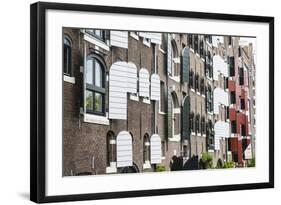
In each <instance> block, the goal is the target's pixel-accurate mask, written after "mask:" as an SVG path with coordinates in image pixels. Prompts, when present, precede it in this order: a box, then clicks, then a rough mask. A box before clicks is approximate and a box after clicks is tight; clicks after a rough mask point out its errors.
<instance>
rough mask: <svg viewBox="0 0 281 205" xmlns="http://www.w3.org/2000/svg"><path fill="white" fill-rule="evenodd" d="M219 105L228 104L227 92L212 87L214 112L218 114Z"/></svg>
mask: <svg viewBox="0 0 281 205" xmlns="http://www.w3.org/2000/svg"><path fill="white" fill-rule="evenodd" d="M220 105H225V106H228V105H229V99H228V93H227V92H226V91H224V90H223V89H222V88H215V89H214V113H215V114H219V106H220Z"/></svg>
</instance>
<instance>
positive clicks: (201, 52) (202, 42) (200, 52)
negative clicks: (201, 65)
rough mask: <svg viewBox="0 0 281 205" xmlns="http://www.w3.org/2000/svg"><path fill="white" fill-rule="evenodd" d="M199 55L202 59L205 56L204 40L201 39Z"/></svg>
mask: <svg viewBox="0 0 281 205" xmlns="http://www.w3.org/2000/svg"><path fill="white" fill-rule="evenodd" d="M199 49H200V50H199V54H200V56H201V57H203V56H204V41H203V38H200V43H199Z"/></svg>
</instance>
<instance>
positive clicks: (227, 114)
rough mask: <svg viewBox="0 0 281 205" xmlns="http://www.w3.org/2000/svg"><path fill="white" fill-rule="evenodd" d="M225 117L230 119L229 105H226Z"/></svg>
mask: <svg viewBox="0 0 281 205" xmlns="http://www.w3.org/2000/svg"><path fill="white" fill-rule="evenodd" d="M224 111H225V119H229V106H226V107H225V110H224Z"/></svg>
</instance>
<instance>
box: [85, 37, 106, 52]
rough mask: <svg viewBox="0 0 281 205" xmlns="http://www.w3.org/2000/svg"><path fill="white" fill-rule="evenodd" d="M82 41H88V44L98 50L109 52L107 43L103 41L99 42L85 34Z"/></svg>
mask: <svg viewBox="0 0 281 205" xmlns="http://www.w3.org/2000/svg"><path fill="white" fill-rule="evenodd" d="M84 40H85V41H88V42H90V43H92V44H94V45H96V46H99V47H100V48H102V49H104V50H107V51H109V50H110V49H109V45H108V44H107V43H105V42H103V41H100V40H98V39H96V38H95V37H93V36H91V35H89V34H87V33H85V34H84Z"/></svg>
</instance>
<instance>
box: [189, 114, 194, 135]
mask: <svg viewBox="0 0 281 205" xmlns="http://www.w3.org/2000/svg"><path fill="white" fill-rule="evenodd" d="M189 127H190V130H191V131H192V132H195V129H194V114H193V113H192V112H191V113H190V117H189Z"/></svg>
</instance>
